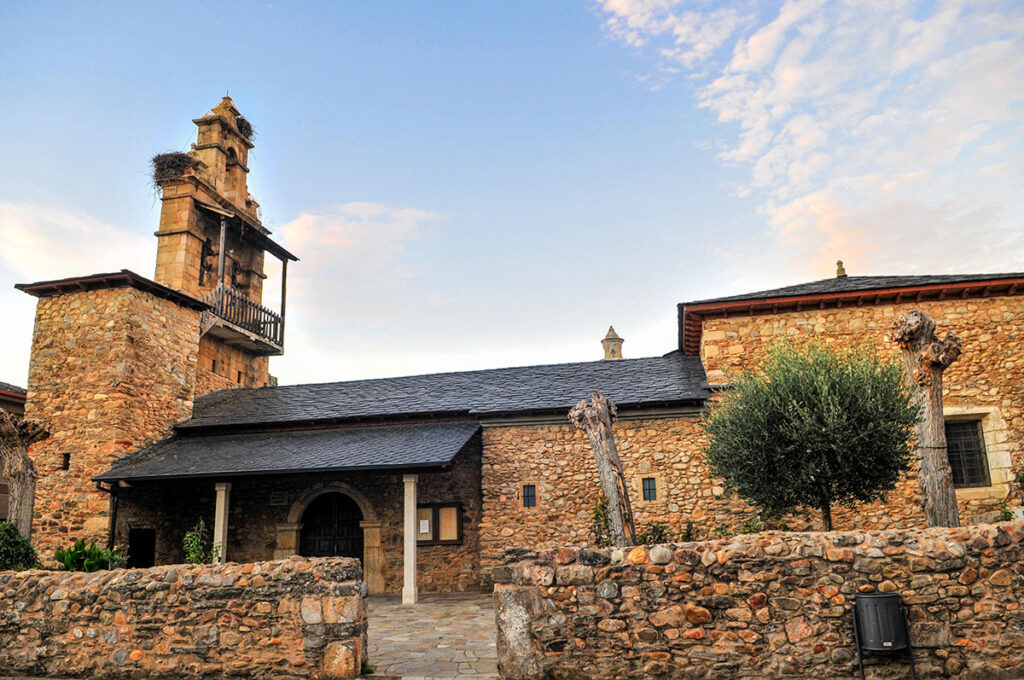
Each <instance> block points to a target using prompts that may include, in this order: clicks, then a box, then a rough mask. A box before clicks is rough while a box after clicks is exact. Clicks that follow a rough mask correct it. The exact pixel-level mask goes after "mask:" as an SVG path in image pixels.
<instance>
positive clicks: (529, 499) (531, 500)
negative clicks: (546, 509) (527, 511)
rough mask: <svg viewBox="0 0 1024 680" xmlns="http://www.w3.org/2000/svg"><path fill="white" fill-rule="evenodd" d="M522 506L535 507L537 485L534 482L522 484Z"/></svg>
mask: <svg viewBox="0 0 1024 680" xmlns="http://www.w3.org/2000/svg"><path fill="white" fill-rule="evenodd" d="M523 507H524V508H535V507H537V486H536V485H534V484H523Z"/></svg>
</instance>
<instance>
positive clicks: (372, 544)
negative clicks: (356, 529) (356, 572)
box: [359, 520, 384, 595]
mask: <svg viewBox="0 0 1024 680" xmlns="http://www.w3.org/2000/svg"><path fill="white" fill-rule="evenodd" d="M359 526H361V527H362V528H363V581H365V582H366V587H367V588H368V589H369V590H370V594H371V595H374V594H376V593H383V592H384V549H383V548H382V547H381V544H380V532H381V529H383V528H384V522H374V521H369V520H364V521H362V522H360V523H359Z"/></svg>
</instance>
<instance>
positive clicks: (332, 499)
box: [300, 493, 363, 559]
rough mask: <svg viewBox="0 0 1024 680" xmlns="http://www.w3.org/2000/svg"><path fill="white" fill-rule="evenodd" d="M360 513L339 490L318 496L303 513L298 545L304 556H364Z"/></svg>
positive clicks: (354, 504) (361, 557)
mask: <svg viewBox="0 0 1024 680" xmlns="http://www.w3.org/2000/svg"><path fill="white" fill-rule="evenodd" d="M362 519H363V513H362V512H361V511H360V510H359V506H358V505H356V502H355V501H354V500H352V499H351V498H349V497H348V496H346V495H345V494H342V493H325V494H324V495H322V496H319V497H317V498H316V499H315V500H314V501H313V502H312V503H310V504H309V507H308V508H306V511H305V512H304V513H303V515H302V534H301V539H300V540H301V542H300V548H301V551H302V554H303V555H305V556H307V557H357V558H359V559H363V529H362V527H360V526H359V522H360V521H362Z"/></svg>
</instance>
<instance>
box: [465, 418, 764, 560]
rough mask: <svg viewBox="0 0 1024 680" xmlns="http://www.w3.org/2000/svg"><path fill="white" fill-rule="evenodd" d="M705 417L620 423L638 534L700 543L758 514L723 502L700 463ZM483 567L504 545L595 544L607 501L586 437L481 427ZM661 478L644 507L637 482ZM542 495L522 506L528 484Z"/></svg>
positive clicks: (562, 428) (560, 429)
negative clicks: (596, 515) (664, 532)
mask: <svg viewBox="0 0 1024 680" xmlns="http://www.w3.org/2000/svg"><path fill="white" fill-rule="evenodd" d="M699 415H700V414H699V413H698V412H696V411H695V412H693V413H690V414H685V415H679V416H676V417H671V418H661V419H658V418H645V419H639V420H630V419H627V418H620V419H619V420H618V421H617V422H616V423H615V424H614V427H613V432H614V434H615V442H616V447H617V449H618V452H619V456H620V458H621V459H622V467H623V470H624V472H625V473H626V479H627V481H628V482H629V488H630V498H631V500H632V505H633V512H634V516H635V519H636V525H637V528H638V529H641V530H642V529H643V528H644V527H646V526H649V525H650V524H651V523H653V522H658V523H661V524H665V525H667V526H668V527H669V528H670V529H672V531H673V532H677V533H681V532H683V531H685V528H686V523H687V522H693V525H694V531H695V532H696V533H697V535H698V536H700V537H703V536H706V535H707V534H709V533H711V532H712V531H714V529H715V527H718V526H720V525H727V524H732V523H737V522H739V523H742V521H744V520H745V519H746V518H748V517H752V516H754V515H755V513H754V512H753V511H752V510H751V509H750V508H749V506H747V505H746V504H744V503H742V502H741V501H739V500H738V499H736V498H734V497H729V496H726V495H725V493H724V491H725V490H724V488H723V486H722V483H721V480H716V479H714V478H713V477H712V476H711V474H710V472H709V470H708V467H707V464H706V463H705V461H704V454H703V452H702V448H703V445H704V443H705V439H704V435H703V433H702V432H701V429H700V422H699ZM483 442H484V450H483V502H484V512H483V516H482V518H481V523H480V545H481V561H482V563H483V565H484V566H485V567H489V566H493V565H495V564H499V563H500V562H501V560H502V558H503V556H504V552H505V548H507V547H508V546H522V545H528V546H534V547H536V548H553V547H557V546H561V545H570V544H575V545H581V544H586V543H588V542H589V541H590V540H591V534H590V525H591V511H592V508H593V506H594V503H595V502H597V500H598V499H599V498H600V496H601V486H600V481H599V479H598V475H597V467H596V464H595V463H594V453H593V450H592V449H591V447H590V441H589V440H588V439H587V435H586V434H584V433H583V432H582V431H580V430H577V429H575V428H574V427H573V426H571V425H570V424H569V422H568V419H567V420H566V422H565V424H564V425H562V424H547V425H516V426H511V427H485V428H484V432H483ZM644 477H654V478H655V479H656V480H657V490H658V493H657V500H656V501H653V502H646V501H644V500H643V493H642V489H641V479H643V478H644ZM523 484H533V485H535V486H536V489H537V494H536V498H537V505H536V507H533V508H524V507H523V502H522V491H521V489H522V485H523Z"/></svg>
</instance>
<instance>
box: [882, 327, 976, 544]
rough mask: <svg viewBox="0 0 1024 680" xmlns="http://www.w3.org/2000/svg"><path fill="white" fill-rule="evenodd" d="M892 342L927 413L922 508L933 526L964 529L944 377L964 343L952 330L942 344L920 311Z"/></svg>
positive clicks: (921, 445)
mask: <svg viewBox="0 0 1024 680" xmlns="http://www.w3.org/2000/svg"><path fill="white" fill-rule="evenodd" d="M892 330H893V340H894V341H895V342H896V344H897V345H899V346H900V349H901V350H902V355H903V366H904V368H905V369H906V371H907V377H908V379H909V380H910V381H911V384H912V385H914V389H913V391H912V394H913V399H914V403H915V404H917V405H918V406H919V407H921V409H922V416H921V420H920V421H918V423H917V481H918V483H919V484H920V485H921V492H922V494H923V496H922V498H921V506H922V508H923V509H924V514H925V515H927V517H928V526H930V527H958V526H960V512H959V510H958V509H957V507H956V489H955V488H954V487H953V470H952V469H950V467H949V453H948V451H947V449H946V420H945V418H943V416H942V372H943V371H945V370H946V369H947V368H949V366H950V365H951V364H952V363H953V362H954V361H956V360H957V358H958V357H959V356H960V352H961V349H962V343H961V342H960V337H959V336H957V334H956V333H953V332H952V331H949V332H947V333H946V336H945V337H944V338H942V339H941V340H940V339H939V338H938V337H937V336H936V335H935V321H934V320H933V319H932V318H931V317H930V316H928V315H927V314H925V313H924V312H922V311H921V310H919V309H915V310H914V311H912V312H907V313H906V314H904V315H903V316H901V317H900V318H899V319H897V320H896V323H894V324H893V327H892Z"/></svg>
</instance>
